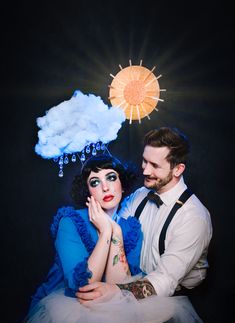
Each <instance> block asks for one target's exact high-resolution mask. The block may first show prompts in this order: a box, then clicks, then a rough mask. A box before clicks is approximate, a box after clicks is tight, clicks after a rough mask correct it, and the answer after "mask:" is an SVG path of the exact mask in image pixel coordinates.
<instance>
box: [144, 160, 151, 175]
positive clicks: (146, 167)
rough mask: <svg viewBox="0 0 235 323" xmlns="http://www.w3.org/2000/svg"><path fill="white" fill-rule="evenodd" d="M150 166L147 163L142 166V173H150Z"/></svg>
mask: <svg viewBox="0 0 235 323" xmlns="http://www.w3.org/2000/svg"><path fill="white" fill-rule="evenodd" d="M151 172H152V170H151V166H150V165H149V164H148V163H147V164H145V165H144V167H143V175H151Z"/></svg>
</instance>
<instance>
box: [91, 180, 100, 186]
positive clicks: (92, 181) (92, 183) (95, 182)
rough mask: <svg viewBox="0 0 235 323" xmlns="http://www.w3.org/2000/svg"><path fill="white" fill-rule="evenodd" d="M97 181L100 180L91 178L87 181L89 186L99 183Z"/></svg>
mask: <svg viewBox="0 0 235 323" xmlns="http://www.w3.org/2000/svg"><path fill="white" fill-rule="evenodd" d="M99 183H100V181H99V180H98V179H91V180H90V182H89V184H90V186H91V187H96V186H98V185H99Z"/></svg>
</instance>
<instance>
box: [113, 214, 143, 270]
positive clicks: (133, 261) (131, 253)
mask: <svg viewBox="0 0 235 323" xmlns="http://www.w3.org/2000/svg"><path fill="white" fill-rule="evenodd" d="M118 224H119V225H120V227H121V228H122V234H123V240H124V249H125V253H126V257H127V261H128V264H129V268H130V271H131V274H132V275H136V274H139V273H141V272H142V271H141V269H140V254H141V248H142V242H143V233H142V231H141V225H140V222H139V221H138V220H137V219H136V218H134V217H132V216H129V217H128V218H127V219H124V218H120V219H119V221H118Z"/></svg>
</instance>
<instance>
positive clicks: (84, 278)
mask: <svg viewBox="0 0 235 323" xmlns="http://www.w3.org/2000/svg"><path fill="white" fill-rule="evenodd" d="M87 260H88V257H87V258H85V259H84V260H83V261H82V262H79V263H78V264H77V265H76V267H75V268H74V272H73V283H74V289H72V288H70V287H69V286H68V281H65V295H66V296H70V297H76V295H75V293H77V291H78V289H79V288H80V287H82V286H85V285H87V284H88V279H89V278H91V277H92V272H91V271H90V270H89V268H88V262H87Z"/></svg>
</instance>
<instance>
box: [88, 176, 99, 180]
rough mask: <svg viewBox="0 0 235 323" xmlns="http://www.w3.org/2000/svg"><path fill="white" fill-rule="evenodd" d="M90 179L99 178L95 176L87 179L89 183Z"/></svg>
mask: <svg viewBox="0 0 235 323" xmlns="http://www.w3.org/2000/svg"><path fill="white" fill-rule="evenodd" d="M91 179H99V177H97V176H93V177H90V178H89V181H90V180H91Z"/></svg>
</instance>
